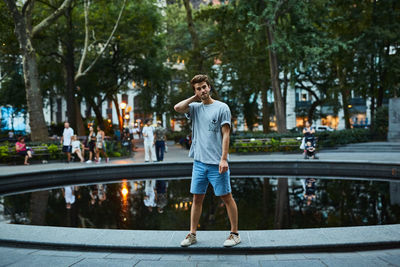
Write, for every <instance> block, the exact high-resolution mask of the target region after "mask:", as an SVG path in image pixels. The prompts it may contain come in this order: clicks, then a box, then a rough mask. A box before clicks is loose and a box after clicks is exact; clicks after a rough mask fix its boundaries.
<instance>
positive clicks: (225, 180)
mask: <svg viewBox="0 0 400 267" xmlns="http://www.w3.org/2000/svg"><path fill="white" fill-rule="evenodd" d="M190 84H191V86H192V88H193V90H194V96H192V97H190V98H188V99H185V100H183V101H181V102H179V103H178V104H176V105H175V107H174V109H175V111H177V112H179V113H186V116H187V117H188V118H190V119H191V120H192V145H191V147H190V152H189V156H190V157H193V158H194V163H193V170H192V182H191V186H190V192H191V193H192V194H193V204H192V209H191V214H190V233H189V234H188V235H187V236H186V238H185V239H184V240H183V241H182V242H181V246H183V247H187V246H190V245H192V244H194V243H196V242H197V239H196V231H197V225H198V222H199V219H200V215H201V211H202V206H203V200H204V197H205V193H206V192H207V187H208V184H209V183H211V185H212V186H213V188H214V194H215V195H216V196H220V197H221V199H222V201H223V202H224V203H225V206H226V210H227V212H228V217H229V221H230V224H231V233H230V235H229V237H228V239H226V240H225V242H224V246H226V247H232V246H235V245H237V244H239V243H240V236H239V233H238V211H237V206H236V202H235V200H234V199H233V197H232V194H231V185H230V176H229V175H230V171H229V167H228V149H229V134H230V126H231V112H230V110H229V107H228V105H226V104H225V103H222V102H220V101H217V100H214V99H212V98H211V95H210V91H211V87H210V82H209V79H208V77H207V76H206V75H196V76H194V77H193V79H192V80H191V81H190ZM196 101H201V103H198V102H196Z"/></svg>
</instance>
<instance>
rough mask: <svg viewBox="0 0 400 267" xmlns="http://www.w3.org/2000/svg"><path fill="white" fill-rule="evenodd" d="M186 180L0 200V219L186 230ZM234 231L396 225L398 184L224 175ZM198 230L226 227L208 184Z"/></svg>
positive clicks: (87, 187) (96, 186) (220, 205)
mask: <svg viewBox="0 0 400 267" xmlns="http://www.w3.org/2000/svg"><path fill="white" fill-rule="evenodd" d="M189 188H190V180H189V179H169V180H167V179H157V180H129V179H127V180H123V181H121V182H118V183H108V184H94V185H84V186H82V185H79V186H66V187H63V188H57V189H52V190H45V191H37V192H31V193H24V194H18V195H10V196H4V197H0V203H1V204H0V206H3V207H2V208H1V209H0V220H2V221H6V222H9V223H16V224H34V225H49V226H68V227H82V228H112V229H152V230H187V229H189V218H190V207H191V204H192V202H191V195H190V193H189ZM232 190H233V195H234V198H235V199H236V201H237V205H238V210H239V228H240V229H242V230H265V229H284V228H310V227H336V226H356V225H381V224H393V223H400V183H398V182H382V181H371V180H340V179H339V180H337V179H335V180H334V179H313V178H309V179H307V180H306V179H299V178H264V177H262V178H254V177H251V178H250V177H248V178H243V177H241V178H232ZM199 224H200V225H199V229H200V230H223V229H229V221H228V217H227V215H226V210H225V207H224V204H223V203H222V201H221V200H220V199H219V198H218V197H215V196H214V195H213V192H212V188H211V186H210V187H209V188H208V192H207V196H206V198H205V200H204V205H203V213H202V217H201V219H200V223H199Z"/></svg>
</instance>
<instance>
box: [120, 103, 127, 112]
mask: <svg viewBox="0 0 400 267" xmlns="http://www.w3.org/2000/svg"><path fill="white" fill-rule="evenodd" d="M119 108H120V109H122V110H125V108H126V103H125V102H121V103H120V104H119Z"/></svg>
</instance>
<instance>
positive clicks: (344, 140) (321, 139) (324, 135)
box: [315, 129, 372, 147]
mask: <svg viewBox="0 0 400 267" xmlns="http://www.w3.org/2000/svg"><path fill="white" fill-rule="evenodd" d="M315 135H316V136H317V137H318V145H319V147H335V146H339V145H345V144H351V143H361V142H369V141H371V140H372V136H371V131H370V130H369V129H346V130H341V131H333V132H328V131H325V132H317V133H316V134H315Z"/></svg>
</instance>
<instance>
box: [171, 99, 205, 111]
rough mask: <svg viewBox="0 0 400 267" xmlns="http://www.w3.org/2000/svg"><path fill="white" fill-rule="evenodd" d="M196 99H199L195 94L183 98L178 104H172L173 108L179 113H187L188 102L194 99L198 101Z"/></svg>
mask: <svg viewBox="0 0 400 267" xmlns="http://www.w3.org/2000/svg"><path fill="white" fill-rule="evenodd" d="M198 100H200V99H199V98H198V97H197V96H196V95H194V96H191V97H189V98H187V99H185V100H182V101H181V102H179V103H178V104H176V105H175V106H174V109H175V111H176V112H179V113H188V112H189V104H190V103H192V102H194V101H198Z"/></svg>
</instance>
